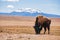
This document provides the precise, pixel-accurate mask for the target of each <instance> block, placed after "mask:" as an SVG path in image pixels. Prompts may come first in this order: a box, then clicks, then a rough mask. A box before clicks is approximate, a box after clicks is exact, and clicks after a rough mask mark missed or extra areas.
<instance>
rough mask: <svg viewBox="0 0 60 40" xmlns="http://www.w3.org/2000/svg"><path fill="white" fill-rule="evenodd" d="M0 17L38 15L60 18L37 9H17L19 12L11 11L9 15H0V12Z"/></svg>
mask: <svg viewBox="0 0 60 40" xmlns="http://www.w3.org/2000/svg"><path fill="white" fill-rule="evenodd" d="M0 15H8V16H9V15H10V16H38V15H42V16H46V17H53V18H60V15H55V14H48V13H44V12H41V11H40V10H38V9H19V10H16V11H13V12H11V13H1V12H0Z"/></svg>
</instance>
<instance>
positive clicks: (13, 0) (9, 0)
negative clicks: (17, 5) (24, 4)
mask: <svg viewBox="0 0 60 40" xmlns="http://www.w3.org/2000/svg"><path fill="white" fill-rule="evenodd" d="M2 1H8V2H18V1H19V0H2Z"/></svg>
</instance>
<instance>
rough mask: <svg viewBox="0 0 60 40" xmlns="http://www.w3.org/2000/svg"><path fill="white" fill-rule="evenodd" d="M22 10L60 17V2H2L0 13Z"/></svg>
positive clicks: (58, 0)
mask: <svg viewBox="0 0 60 40" xmlns="http://www.w3.org/2000/svg"><path fill="white" fill-rule="evenodd" d="M21 8H32V9H39V10H41V11H42V12H45V13H49V14H57V15H60V0H0V12H12V11H15V10H17V9H21Z"/></svg>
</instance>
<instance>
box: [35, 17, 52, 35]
mask: <svg viewBox="0 0 60 40" xmlns="http://www.w3.org/2000/svg"><path fill="white" fill-rule="evenodd" d="M39 18H41V16H38V17H36V21H35V26H34V29H35V32H36V34H40V32H41V30H42V28H44V34H45V32H46V28H47V29H48V34H49V33H50V24H51V20H49V19H48V18H46V19H45V20H44V21H42V20H43V19H42V18H43V16H42V18H41V19H42V20H39ZM39 21H40V22H39ZM41 21H42V22H41Z"/></svg>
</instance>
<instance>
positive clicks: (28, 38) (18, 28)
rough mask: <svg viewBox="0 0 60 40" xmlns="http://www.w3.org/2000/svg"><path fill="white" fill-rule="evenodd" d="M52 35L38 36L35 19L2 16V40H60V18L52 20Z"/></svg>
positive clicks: (0, 39) (0, 23) (0, 22)
mask: <svg viewBox="0 0 60 40" xmlns="http://www.w3.org/2000/svg"><path fill="white" fill-rule="evenodd" d="M51 21H52V22H51V27H50V34H47V32H46V34H43V32H44V29H43V30H42V31H41V34H39V35H36V34H35V30H34V28H33V26H34V24H35V17H22V16H20V17H19V16H0V40H60V18H51Z"/></svg>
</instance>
